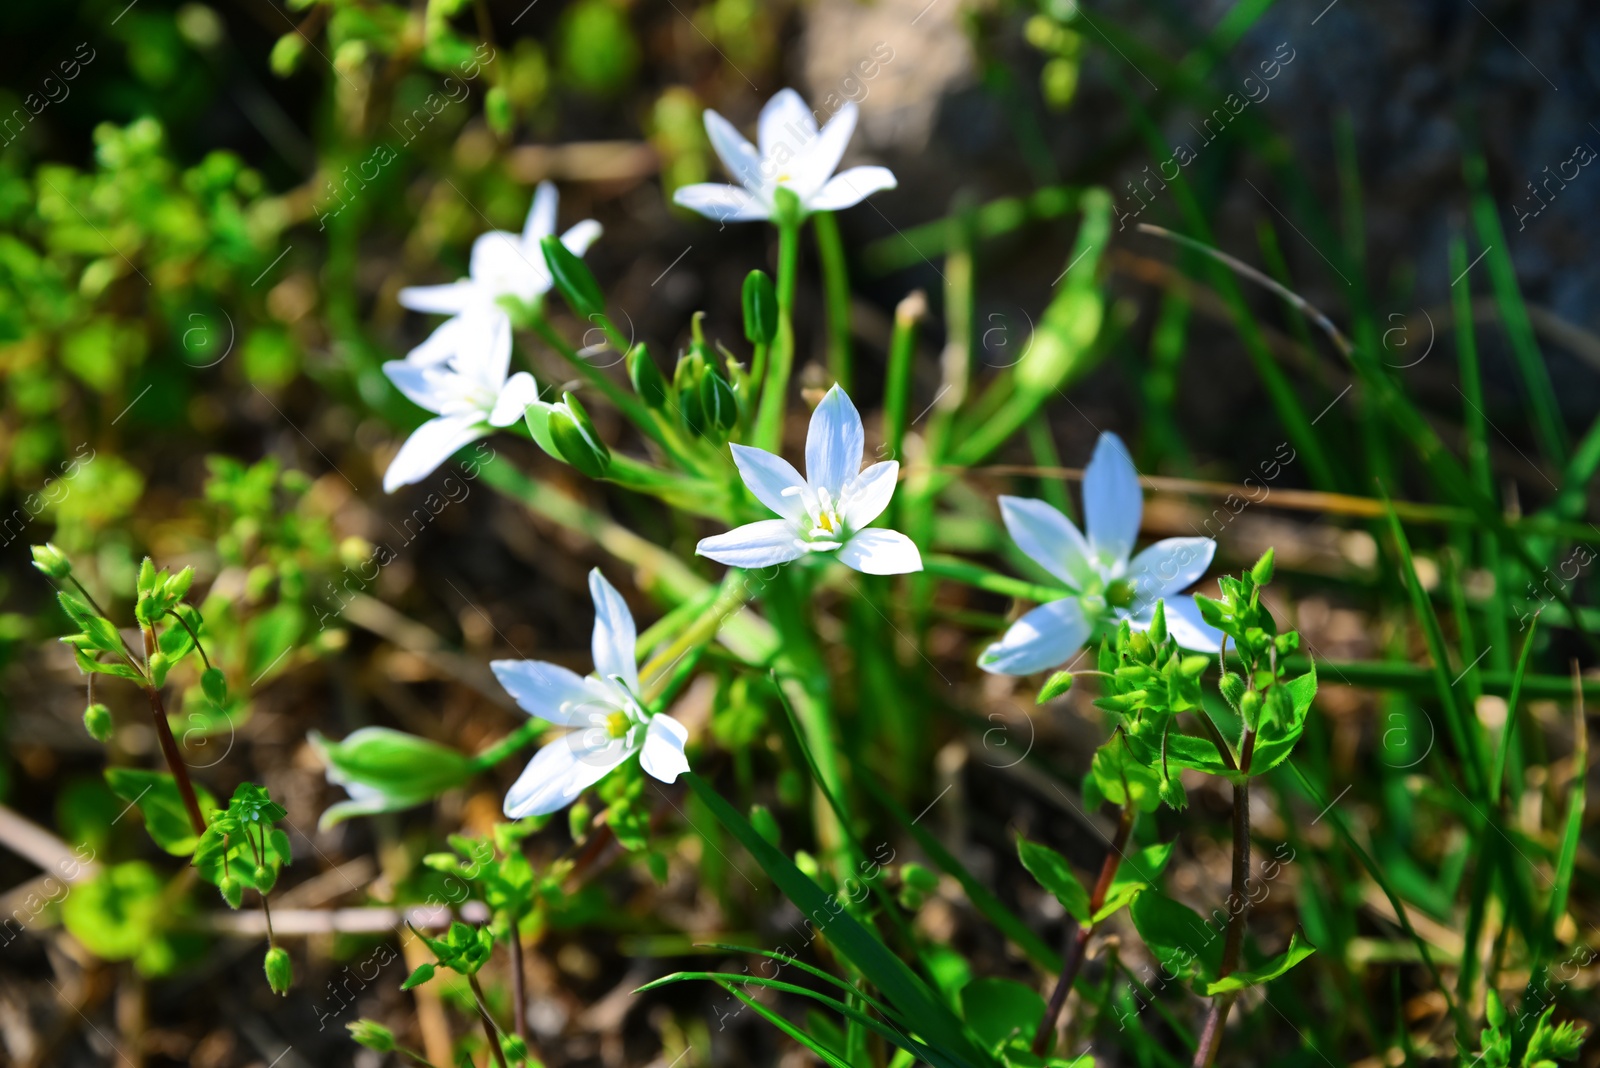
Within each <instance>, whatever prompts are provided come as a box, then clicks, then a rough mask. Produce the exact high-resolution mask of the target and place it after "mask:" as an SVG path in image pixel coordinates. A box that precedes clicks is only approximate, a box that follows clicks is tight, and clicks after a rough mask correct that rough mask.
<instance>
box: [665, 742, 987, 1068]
mask: <svg viewBox="0 0 1600 1068" xmlns="http://www.w3.org/2000/svg"><path fill="white" fill-rule="evenodd" d="M684 778H685V779H686V780H687V781H688V783H689V786H690V788H691V789H693V790H694V792H695V794H696V796H698V797H699V798H700V800H701V801H702V802H704V803H705V805H706V807H707V808H709V809H710V810H711V812H712V814H713V815H715V816H716V817H717V820H718V821H719V822H720V823H721V824H722V825H723V826H724V827H726V828H727V829H728V831H729V832H730V833H732V834H733V836H734V837H735V838H737V839H739V842H740V844H741V845H743V846H744V847H745V849H746V850H748V851H749V853H750V855H751V856H753V857H755V859H756V862H757V863H759V864H760V865H761V867H762V869H763V870H764V871H766V873H767V875H768V876H770V877H771V879H772V881H773V882H774V883H776V884H777V886H778V889H779V890H781V891H782V892H783V894H784V896H785V897H787V898H788V899H789V900H790V901H791V902H793V903H794V904H795V906H796V907H798V908H799V909H800V912H801V914H802V915H804V916H806V917H808V918H809V919H810V920H811V922H812V923H813V924H815V925H816V927H817V929H818V930H819V932H820V933H822V934H823V935H824V936H825V937H826V938H827V939H828V943H829V944H830V945H831V946H832V947H833V948H834V949H836V950H837V951H838V952H839V953H840V954H841V955H842V956H844V957H845V958H847V959H848V960H849V961H850V962H851V963H852V964H854V965H855V966H856V967H857V968H859V969H860V970H861V973H862V975H863V976H865V977H866V979H867V980H868V981H869V982H871V983H872V984H873V985H874V986H876V987H877V988H878V989H879V990H881V991H882V992H883V994H884V996H885V998H887V999H888V1001H889V1003H890V1004H892V1005H893V1006H894V1007H895V1008H896V1009H897V1010H898V1011H899V1012H900V1013H902V1014H903V1015H904V1016H905V1017H906V1018H908V1019H911V1020H915V1021H916V1022H917V1028H918V1032H919V1033H920V1034H921V1035H922V1036H923V1038H924V1039H925V1040H926V1041H927V1042H928V1044H929V1045H931V1046H934V1047H936V1048H939V1049H941V1050H944V1051H946V1052H947V1053H948V1054H950V1056H951V1058H952V1061H953V1062H954V1063H960V1064H971V1065H982V1064H990V1063H992V1060H991V1058H990V1057H988V1056H986V1055H985V1054H984V1053H983V1051H982V1050H980V1049H979V1048H978V1047H977V1046H976V1045H975V1044H974V1042H973V1040H972V1038H971V1036H970V1035H969V1034H968V1033H967V1031H966V1029H965V1028H964V1027H963V1026H962V1024H961V1022H960V1021H959V1020H957V1019H956V1018H955V1017H954V1016H952V1015H951V1013H950V1010H949V1009H948V1008H946V1007H945V1005H944V1004H943V1003H942V1002H941V1001H939V1000H938V998H937V997H936V996H935V995H934V993H933V991H931V990H929V989H928V987H927V984H925V983H924V982H923V981H922V980H921V979H920V978H918V977H917V975H916V973H915V972H913V971H912V970H911V969H910V968H909V967H907V966H906V963H905V962H904V961H902V960H901V959H900V958H899V957H897V956H895V955H894V954H893V953H892V952H890V950H889V947H888V946H886V945H884V943H883V941H882V940H881V939H879V938H878V937H877V936H876V935H875V934H873V933H872V932H870V931H868V930H867V929H866V928H865V927H863V926H861V923H860V922H859V921H858V920H857V919H856V918H855V917H854V916H852V915H851V914H850V913H849V912H847V911H845V910H844V908H843V907H842V906H841V905H840V904H839V902H838V900H837V898H835V897H834V896H833V895H830V894H828V893H826V892H825V891H824V890H823V889H822V888H821V887H820V886H818V885H817V884H816V883H815V882H813V881H812V880H811V879H809V878H807V877H806V876H805V875H804V874H803V873H802V872H801V871H800V869H799V868H797V867H795V865H794V862H793V861H791V860H790V859H789V858H788V857H786V856H784V855H783V854H782V853H780V852H778V850H776V849H774V848H773V847H772V846H771V845H769V844H768V843H767V840H766V839H764V838H762V837H761V835H760V834H759V833H758V832H757V831H756V829H755V828H754V827H752V826H750V822H749V821H748V820H746V819H745V818H744V817H743V816H742V815H740V813H739V810H738V809H736V808H734V807H733V806H732V805H730V804H729V803H728V802H727V801H726V800H725V799H724V798H723V797H722V795H721V794H719V793H717V791H716V790H714V789H713V788H712V787H711V785H710V784H709V783H707V782H706V781H705V780H704V779H702V778H701V777H700V776H699V775H697V774H695V773H693V772H690V773H687V774H686V775H684Z"/></svg>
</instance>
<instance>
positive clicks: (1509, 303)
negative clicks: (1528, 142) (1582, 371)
mask: <svg viewBox="0 0 1600 1068" xmlns="http://www.w3.org/2000/svg"><path fill="white" fill-rule="evenodd" d="M1462 171H1463V172H1464V173H1465V175H1466V179H1467V187H1468V188H1469V189H1470V190H1471V191H1472V225H1473V228H1474V229H1476V230H1477V231H1478V240H1479V241H1481V242H1483V244H1484V246H1485V248H1484V254H1483V258H1484V260H1485V261H1486V264H1487V266H1488V268H1489V284H1490V287H1491V288H1492V289H1493V290H1494V299H1495V303H1496V304H1497V305H1499V308H1500V321H1501V323H1503V324H1504V326H1505V331H1506V336H1507V337H1508V338H1509V339H1510V341H1511V354H1512V356H1513V357H1515V359H1516V364H1517V373H1518V375H1519V376H1520V377H1521V378H1522V388H1523V390H1524V391H1525V392H1526V394H1527V397H1526V400H1527V405H1528V418H1529V421H1530V422H1532V423H1533V429H1534V437H1535V438H1536V439H1537V440H1538V442H1539V448H1540V450H1541V451H1542V452H1543V453H1544V454H1545V456H1546V457H1547V458H1548V459H1550V460H1551V461H1552V462H1554V463H1555V464H1556V465H1557V466H1562V465H1565V464H1566V462H1567V428H1566V424H1565V423H1564V422H1563V421H1562V419H1561V405H1560V402H1559V401H1558V400H1557V398H1556V391H1555V387H1554V386H1553V385H1551V383H1550V371H1549V369H1548V368H1547V367H1546V366H1545V361H1544V355H1543V354H1542V353H1541V352H1540V351H1539V341H1538V339H1537V338H1535V337H1534V334H1533V324H1532V323H1531V322H1529V320H1528V308H1527V305H1525V304H1524V303H1523V302H1522V291H1521V289H1520V288H1519V287H1518V285H1517V269H1516V266H1515V265H1514V264H1513V263H1512V262H1511V247H1510V245H1508V244H1507V243H1506V235H1505V231H1504V230H1503V229H1502V228H1501V226H1500V213H1499V209H1497V208H1496V207H1495V202H1494V198H1493V197H1492V196H1490V195H1489V171H1488V167H1487V166H1486V165H1485V164H1484V161H1483V156H1482V155H1480V154H1479V153H1477V152H1470V153H1468V154H1467V156H1466V158H1465V159H1464V160H1463V161H1462Z"/></svg>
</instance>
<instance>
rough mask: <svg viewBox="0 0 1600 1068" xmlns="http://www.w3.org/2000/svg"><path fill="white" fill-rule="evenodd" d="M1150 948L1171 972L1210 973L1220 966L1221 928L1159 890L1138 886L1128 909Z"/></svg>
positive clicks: (1182, 973) (1185, 974)
mask: <svg viewBox="0 0 1600 1068" xmlns="http://www.w3.org/2000/svg"><path fill="white" fill-rule="evenodd" d="M1129 913H1130V915H1132V917H1133V925H1134V926H1135V927H1137V928H1138V929H1139V937H1140V938H1143V939H1144V942H1145V945H1146V946H1148V947H1150V952H1151V953H1153V954H1155V957H1156V959H1157V960H1159V961H1160V962H1161V965H1162V967H1163V968H1164V969H1166V970H1167V971H1168V972H1169V973H1171V974H1172V975H1173V976H1188V975H1193V974H1196V973H1199V974H1200V975H1201V976H1203V977H1204V976H1213V975H1216V974H1217V972H1218V971H1219V970H1220V969H1221V967H1222V931H1221V929H1219V928H1216V927H1212V926H1211V925H1210V924H1208V923H1206V921H1205V920H1202V919H1201V918H1200V916H1199V914H1198V913H1196V912H1195V911H1194V910H1193V909H1191V908H1189V907H1188V906H1187V905H1183V904H1180V903H1178V902H1176V901H1174V900H1172V898H1170V897H1168V896H1167V895H1166V894H1163V893H1162V892H1161V891H1159V890H1155V889H1149V890H1141V891H1140V892H1139V894H1138V895H1137V896H1136V897H1135V898H1134V899H1133V904H1132V907H1131V908H1130V909H1129Z"/></svg>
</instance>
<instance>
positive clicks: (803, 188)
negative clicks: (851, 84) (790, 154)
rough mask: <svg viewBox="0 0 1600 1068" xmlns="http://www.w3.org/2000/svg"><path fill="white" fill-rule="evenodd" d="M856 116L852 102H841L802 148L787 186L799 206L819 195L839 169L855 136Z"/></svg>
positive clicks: (791, 170)
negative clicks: (802, 150)
mask: <svg viewBox="0 0 1600 1068" xmlns="http://www.w3.org/2000/svg"><path fill="white" fill-rule="evenodd" d="M857 114H858V112H857V109H856V105H855V102H854V101H851V100H847V101H845V102H844V104H843V105H842V106H841V107H840V108H839V110H838V111H836V112H834V114H833V118H831V119H829V120H828V121H827V123H826V124H825V125H824V126H823V127H822V130H821V131H820V132H819V133H818V134H817V137H816V140H814V141H812V142H811V143H810V144H809V145H807V146H806V148H805V151H804V152H803V153H802V154H801V157H800V159H798V160H796V161H795V163H794V164H793V165H792V166H791V167H790V168H789V173H790V179H789V184H790V185H791V186H792V187H793V189H794V191H795V193H796V195H798V196H799V197H800V200H801V202H806V201H809V200H810V199H811V198H812V196H814V195H815V194H816V193H818V192H820V191H821V189H822V187H823V186H824V185H826V184H827V182H828V178H829V177H830V176H831V175H832V174H833V172H834V169H835V168H836V167H838V166H839V161H840V160H841V159H843V158H844V150H845V146H847V145H848V144H849V143H850V135H851V134H853V133H855V132H856V117H857Z"/></svg>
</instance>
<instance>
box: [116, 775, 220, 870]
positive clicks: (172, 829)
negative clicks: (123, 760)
mask: <svg viewBox="0 0 1600 1068" xmlns="http://www.w3.org/2000/svg"><path fill="white" fill-rule="evenodd" d="M106 782H107V783H108V784H109V785H110V787H111V790H112V792H113V793H115V794H116V795H117V796H118V797H120V798H122V799H123V800H124V801H126V802H127V803H128V804H130V805H136V806H137V807H138V809H139V814H140V815H142V816H143V817H144V826H145V830H147V831H149V832H150V837H151V838H153V839H155V843H156V845H158V846H160V847H161V848H162V849H164V850H166V851H167V852H168V853H171V854H172V855H173V856H175V857H186V856H188V855H189V854H191V853H193V852H194V851H195V847H196V846H197V845H198V844H199V842H200V836H199V835H197V834H195V832H194V828H193V827H192V826H191V825H190V823H189V812H188V809H187V808H186V807H185V806H184V803H183V798H182V795H181V794H180V793H179V791H178V783H177V780H176V779H175V778H174V777H173V776H172V773H171V772H166V771H143V770H140V769H138V768H107V769H106ZM195 795H196V796H197V797H198V798H199V801H200V811H201V812H202V813H207V812H210V811H211V810H214V809H215V808H216V807H217V804H216V801H215V800H214V799H213V798H212V797H211V795H210V794H209V793H207V792H206V790H205V788H204V787H196V788H195Z"/></svg>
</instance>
